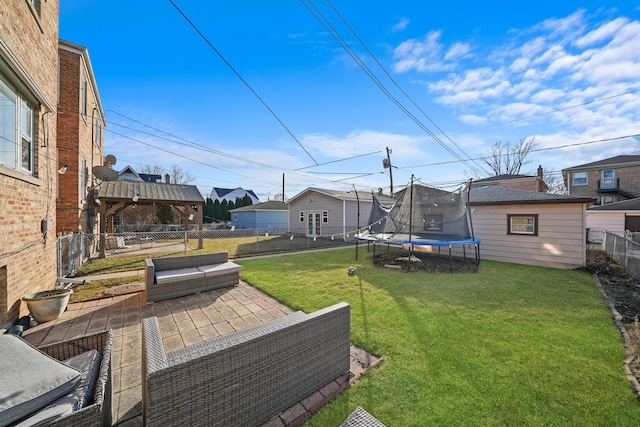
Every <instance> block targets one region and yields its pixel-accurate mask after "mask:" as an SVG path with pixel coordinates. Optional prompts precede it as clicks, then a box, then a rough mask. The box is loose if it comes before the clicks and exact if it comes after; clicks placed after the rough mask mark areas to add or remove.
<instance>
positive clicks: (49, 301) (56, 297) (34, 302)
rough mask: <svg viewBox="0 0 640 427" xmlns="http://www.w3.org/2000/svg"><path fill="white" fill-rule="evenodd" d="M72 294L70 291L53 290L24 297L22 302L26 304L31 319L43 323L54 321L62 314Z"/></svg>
mask: <svg viewBox="0 0 640 427" xmlns="http://www.w3.org/2000/svg"><path fill="white" fill-rule="evenodd" d="M72 293H73V290H71V289H53V290H49V291H41V292H36V293H34V294H29V295H25V296H24V297H22V300H23V301H24V302H26V303H27V308H28V309H29V313H31V317H33V319H34V320H35V321H36V322H38V323H44V322H49V321H51V320H56V319H57V318H58V317H60V316H61V315H62V313H64V310H65V309H66V308H67V304H68V303H69V296H71V294H72Z"/></svg>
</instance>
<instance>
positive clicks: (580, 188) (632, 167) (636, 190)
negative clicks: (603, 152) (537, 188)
mask: <svg viewBox="0 0 640 427" xmlns="http://www.w3.org/2000/svg"><path fill="white" fill-rule="evenodd" d="M562 177H563V179H564V184H565V186H566V187H567V194H568V195H570V196H578V197H591V198H593V199H596V200H597V201H596V204H598V205H606V204H609V203H616V202H621V201H624V200H629V199H634V198H636V197H640V155H622V156H615V157H610V158H608V159H603V160H598V161H596V162H591V163H586V164H583V165H579V166H573V167H570V168H567V169H563V170H562Z"/></svg>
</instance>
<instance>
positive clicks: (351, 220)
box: [288, 187, 390, 240]
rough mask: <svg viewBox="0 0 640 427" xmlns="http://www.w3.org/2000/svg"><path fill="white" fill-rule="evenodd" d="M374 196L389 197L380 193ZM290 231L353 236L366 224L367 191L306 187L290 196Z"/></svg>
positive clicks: (369, 197) (370, 203) (370, 196)
mask: <svg viewBox="0 0 640 427" xmlns="http://www.w3.org/2000/svg"><path fill="white" fill-rule="evenodd" d="M376 197H378V198H379V199H380V198H383V199H390V198H389V197H388V196H384V195H381V194H378V195H376ZM288 204H289V231H290V232H291V233H293V234H304V235H305V236H309V237H316V236H332V237H333V236H341V237H342V238H343V239H345V240H346V239H348V238H350V237H353V235H354V234H355V232H356V231H357V230H358V228H359V227H363V226H365V225H366V223H367V220H368V219H369V214H370V213H371V207H372V206H373V193H371V192H370V191H357V190H355V189H354V190H351V191H339V190H327V189H322V188H313V187H309V188H307V189H306V190H303V191H302V192H300V193H298V194H297V195H295V196H294V197H292V198H291V199H289V202H288Z"/></svg>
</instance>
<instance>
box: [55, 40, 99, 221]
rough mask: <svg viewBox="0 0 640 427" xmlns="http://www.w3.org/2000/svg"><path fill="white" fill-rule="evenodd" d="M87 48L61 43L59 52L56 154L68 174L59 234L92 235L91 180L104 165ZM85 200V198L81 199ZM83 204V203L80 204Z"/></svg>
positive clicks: (63, 188) (60, 191) (61, 191)
mask: <svg viewBox="0 0 640 427" xmlns="http://www.w3.org/2000/svg"><path fill="white" fill-rule="evenodd" d="M83 53H86V48H84V47H82V46H78V45H72V44H70V43H66V42H65V43H64V44H63V43H62V42H61V47H60V49H59V70H60V71H59V72H60V94H59V105H58V153H59V156H60V162H61V163H62V164H66V165H68V169H67V172H66V173H65V174H64V175H62V176H60V180H59V186H58V204H57V217H58V224H57V232H58V233H70V232H73V233H77V232H84V233H93V232H95V229H90V228H89V227H88V221H89V217H90V216H95V213H96V212H95V205H94V204H93V203H92V200H91V197H89V191H90V190H89V189H90V188H91V187H92V186H93V185H95V181H93V178H92V174H91V172H92V169H93V167H94V166H100V165H102V163H103V147H102V145H100V144H96V143H95V141H102V140H103V138H102V137H100V138H96V136H95V132H96V129H95V123H96V120H98V118H99V116H100V114H101V111H102V106H101V105H100V103H99V96H98V94H97V88H94V86H93V85H92V82H93V81H94V79H93V78H92V77H93V76H91V75H90V69H91V67H89V66H88V65H90V64H87V63H86V62H85V58H86V57H88V56H85V55H84V54H83ZM83 80H84V81H85V82H87V109H86V112H87V114H86V115H83V114H82V106H81V104H82V99H81V98H82V96H81V86H82V82H83ZM100 132H101V134H102V130H100ZM82 159H84V160H85V167H86V171H85V173H86V174H87V181H86V186H85V187H84V188H83V189H80V184H81V176H82V171H81V169H82ZM83 196H84V198H83ZM83 200H84V201H83Z"/></svg>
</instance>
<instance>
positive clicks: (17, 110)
mask: <svg viewBox="0 0 640 427" xmlns="http://www.w3.org/2000/svg"><path fill="white" fill-rule="evenodd" d="M33 123H34V109H33V106H32V105H31V103H30V102H29V101H28V100H27V99H25V98H24V97H23V95H22V94H21V93H19V92H18V91H17V90H15V89H14V88H13V86H11V85H10V84H9V82H8V81H7V80H5V79H4V76H3V75H1V74H0V164H3V165H4V166H7V167H9V168H11V169H15V170H19V171H22V172H25V173H28V174H30V175H33V169H34V165H33V162H34V155H33V152H34V149H35V145H34V141H33V139H34V137H33V133H34V130H33V129H34V127H33Z"/></svg>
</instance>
